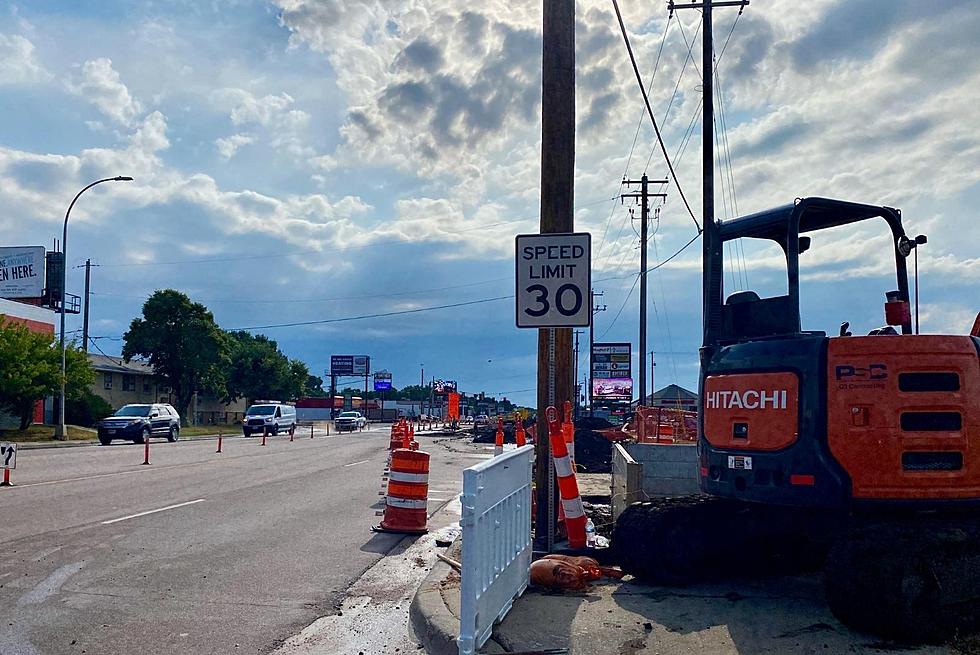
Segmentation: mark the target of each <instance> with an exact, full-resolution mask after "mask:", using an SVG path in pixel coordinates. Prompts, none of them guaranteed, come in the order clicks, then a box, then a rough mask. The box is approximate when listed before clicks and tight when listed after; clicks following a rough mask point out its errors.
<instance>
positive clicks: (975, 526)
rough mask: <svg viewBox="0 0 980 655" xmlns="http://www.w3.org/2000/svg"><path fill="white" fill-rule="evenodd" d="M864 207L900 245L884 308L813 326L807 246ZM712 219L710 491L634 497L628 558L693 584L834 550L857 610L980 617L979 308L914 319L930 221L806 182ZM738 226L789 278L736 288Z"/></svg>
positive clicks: (704, 407) (706, 424)
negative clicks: (915, 285) (871, 322)
mask: <svg viewBox="0 0 980 655" xmlns="http://www.w3.org/2000/svg"><path fill="white" fill-rule="evenodd" d="M859 221H880V222H881V223H882V225H883V227H886V228H887V229H888V230H889V231H890V235H891V241H892V244H893V246H894V247H893V251H892V252H890V253H883V255H886V256H887V255H892V256H893V257H894V262H895V273H896V279H895V285H894V286H895V288H894V289H883V290H882V291H883V292H884V293H883V298H884V301H885V302H884V317H885V319H886V320H885V322H886V325H885V326H884V327H882V328H878V329H875V330H873V331H872V332H871V333H870V334H867V335H853V334H851V332H849V331H848V327H849V326H848V324H847V323H844V324H842V326H841V329H840V331H839V333H838V334H835V335H833V336H828V335H827V334H825V333H823V332H813V331H806V330H803V329H802V327H801V320H800V260H801V255H802V254H803V253H804V252H805V251H806V250H807V249H808V248H809V246H810V243H811V239H818V238H819V233H820V231H821V230H825V229H827V228H832V227H837V226H842V225H847V224H852V223H857V222H859ZM706 236H707V235H706ZM712 236H713V239H712V241H711V244H710V245H709V244H707V243H706V244H705V246H706V249H705V267H706V271H705V288H706V289H707V292H706V293H705V294H704V308H703V309H704V320H705V340H704V347H703V348H702V352H701V376H700V399H699V428H700V430H699V440H698V459H699V475H700V481H701V489H702V491H703V492H704V494H706V496H705V497H702V498H683V499H664V500H661V501H659V502H652V503H642V504H637V505H634V506H632V507H630V508H628V509H627V511H626V512H625V513H624V514H623V515H622V516H621V518H620V521H619V523H618V525H617V529H616V533H615V535H614V541H615V542H616V544H617V548H619V550H620V553H621V556H622V560H623V561H622V563H623V566H624V569H626V570H629V571H630V572H632V573H634V574H635V575H637V576H639V577H641V578H646V579H648V580H651V581H655V582H660V583H681V584H684V583H689V582H693V581H697V580H705V579H710V578H713V577H717V576H720V575H742V574H746V573H766V572H773V571H780V570H792V569H794V568H798V567H799V566H801V565H803V564H809V565H811V566H818V565H820V564H824V563H825V580H826V592H827V598H828V601H829V603H830V606H831V609H832V610H833V611H834V613H835V614H836V615H837V616H838V617H839V618H840V619H841V620H843V621H844V622H845V623H848V624H849V625H852V626H853V627H856V628H859V629H864V630H868V631H872V632H876V633H878V634H881V635H883V636H886V637H893V638H899V639H906V640H914V641H936V640H941V639H943V638H946V637H948V636H949V635H950V634H951V633H955V632H957V631H962V630H972V629H975V628H976V627H978V626H980V618H978V616H980V611H978V609H980V520H978V517H980V317H978V320H977V324H975V325H974V327H973V330H972V334H969V335H967V334H963V335H931V334H930V335H919V334H913V333H912V321H911V312H910V302H909V282H908V273H907V267H906V258H907V257H908V256H909V254H910V253H911V252H912V251H913V249H914V248H916V247H917V246H918V245H920V244H921V243H923V242H924V238H921V237H920V238H918V239H910V238H909V237H908V236H907V235H906V234H905V231H904V229H903V227H902V218H901V213H900V212H899V211H898V210H897V209H892V208H889V207H879V206H873V205H864V204H857V203H852V202H843V201H839V200H830V199H826V198H803V199H798V200H796V201H795V202H793V203H790V204H787V205H784V206H781V207H777V208H775V209H771V210H768V211H763V212H759V213H757V214H752V215H749V216H743V217H740V218H735V219H732V220H729V221H722V222H718V223H716V224H715V226H714V234H713V235H712ZM739 238H749V239H763V240H768V241H772V242H775V243H776V244H778V245H779V247H780V248H781V249H782V251H783V253H784V254H785V261H786V272H787V279H788V285H787V289H788V293H787V294H786V295H779V296H775V297H768V298H762V297H760V296H759V295H758V294H757V293H755V292H753V291H740V292H736V293H732V294H730V295H728V296H727V298H724V294H723V290H722V286H723V276H722V271H723V252H724V248H723V245H724V244H725V243H726V242H729V241H732V240H735V239H739ZM803 257H804V260H805V255H804V256H803ZM966 327H967V326H964V328H966ZM640 549H642V550H640ZM828 553H829V554H828Z"/></svg>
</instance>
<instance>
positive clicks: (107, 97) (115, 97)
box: [69, 57, 143, 126]
mask: <svg viewBox="0 0 980 655" xmlns="http://www.w3.org/2000/svg"><path fill="white" fill-rule="evenodd" d="M69 88H70V89H71V90H72V92H74V93H75V94H76V95H79V96H81V97H82V98H84V99H86V100H88V101H89V102H90V103H92V104H93V105H95V106H96V107H97V108H98V109H99V111H101V112H102V113H103V114H105V115H106V116H107V117H109V118H111V119H112V120H114V121H116V122H117V123H119V124H120V125H124V126H129V125H132V124H133V121H134V119H135V118H136V117H137V116H138V115H139V114H140V113H142V111H143V108H142V106H141V105H140V102H139V101H138V100H137V99H136V98H134V97H133V96H132V95H130V93H129V89H128V88H126V85H125V84H123V83H122V81H121V80H120V79H119V73H117V72H116V71H115V69H113V67H112V60H111V59H109V58H108V57H100V58H99V59H90V60H88V61H86V62H85V63H84V64H83V65H82V72H81V76H80V78H78V79H76V80H74V81H72V82H71V83H70V85H69Z"/></svg>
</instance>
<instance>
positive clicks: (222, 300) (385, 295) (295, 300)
mask: <svg viewBox="0 0 980 655" xmlns="http://www.w3.org/2000/svg"><path fill="white" fill-rule="evenodd" d="M512 279H513V278H512V277H498V278H493V279H489V280H480V281H479V282H468V283H466V284H454V285H452V286H448V287H433V288H429V289H412V290H410V291H398V292H392V293H374V294H359V295H356V296H337V297H334V298H286V299H282V300H251V299H248V300H243V299H240V298H238V299H230V298H203V299H202V300H204V301H206V302H208V303H219V304H221V303H229V304H248V305H253V304H262V303H267V304H276V305H278V304H281V303H315V302H334V301H339V300H363V299H367V298H395V297H399V296H409V295H413V294H421V293H428V292H431V291H449V290H452V289H463V288H467V287H476V286H481V285H484V284H490V283H491V282H502V281H504V280H512ZM92 295H97V296H111V297H114V298H132V299H136V300H145V299H147V298H148V297H149V296H150V295H152V294H147V295H143V296H129V295H125V294H119V293H95V292H93V293H92Z"/></svg>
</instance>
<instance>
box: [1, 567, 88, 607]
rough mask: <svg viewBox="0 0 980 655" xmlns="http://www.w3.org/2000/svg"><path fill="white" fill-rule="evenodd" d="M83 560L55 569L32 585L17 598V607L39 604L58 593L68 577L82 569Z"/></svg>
mask: <svg viewBox="0 0 980 655" xmlns="http://www.w3.org/2000/svg"><path fill="white" fill-rule="evenodd" d="M83 566H85V562H84V561H82V562H73V563H71V564H65V565H64V566H62V567H61V568H59V569H56V570H55V571H54V572H53V573H52V574H51V575H49V576H48V577H46V578H45V579H44V580H42V581H41V582H39V583H38V584H36V585H35V586H34V588H33V589H31V590H30V591H28V592H27V593H26V594H24V595H23V596H21V597H20V598H18V599H17V607H25V606H27V605H40V604H41V603H43V602H44V601H46V600H47V599H48V598H50V597H51V596H53V595H54V594H56V593H58V591H59V590H60V589H61V586H62V585H63V584H65V583H66V582H67V581H68V578H70V577H71V576H73V575H75V574H76V573H78V572H79V571H81V570H82V567H83Z"/></svg>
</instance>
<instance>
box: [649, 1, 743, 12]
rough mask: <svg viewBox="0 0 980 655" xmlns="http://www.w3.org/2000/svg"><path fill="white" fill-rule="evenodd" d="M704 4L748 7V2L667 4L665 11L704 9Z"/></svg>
mask: <svg viewBox="0 0 980 655" xmlns="http://www.w3.org/2000/svg"><path fill="white" fill-rule="evenodd" d="M706 4H710V5H711V6H712V7H748V6H749V0H715V2H710V3H708V2H685V3H677V2H668V3H667V9H668V10H669V11H674V10H675V9H704V6H705V5H706Z"/></svg>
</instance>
